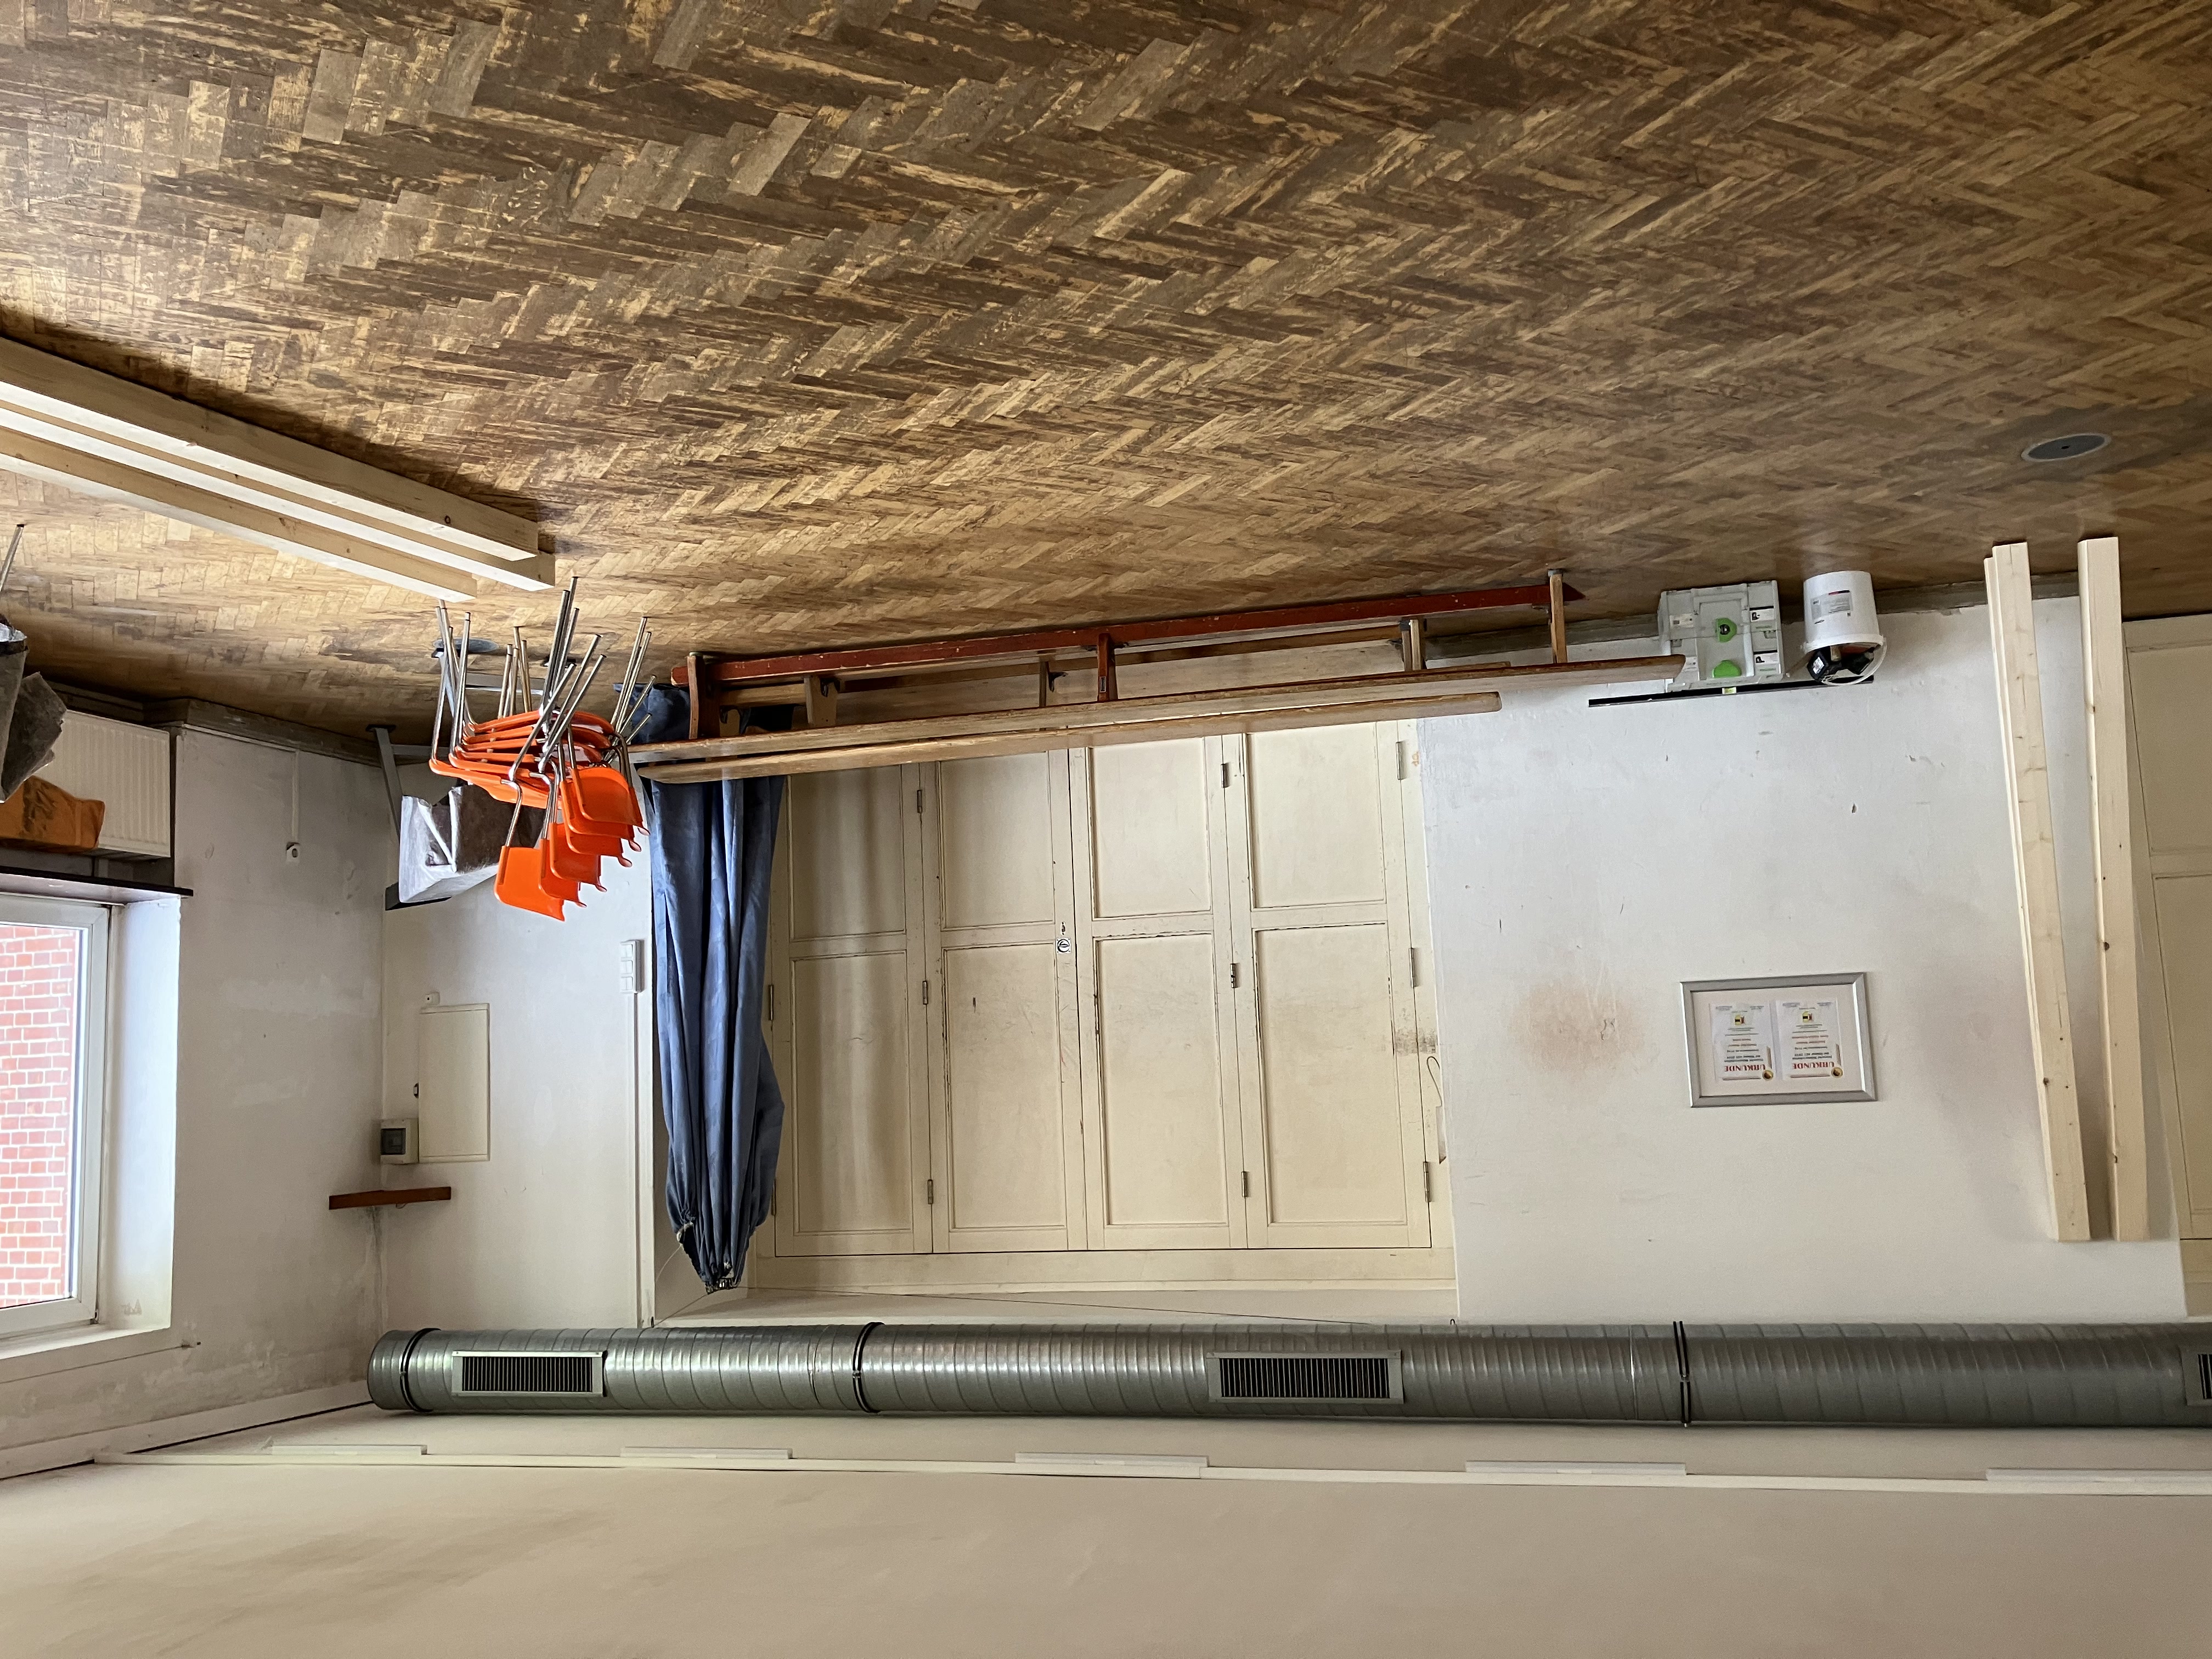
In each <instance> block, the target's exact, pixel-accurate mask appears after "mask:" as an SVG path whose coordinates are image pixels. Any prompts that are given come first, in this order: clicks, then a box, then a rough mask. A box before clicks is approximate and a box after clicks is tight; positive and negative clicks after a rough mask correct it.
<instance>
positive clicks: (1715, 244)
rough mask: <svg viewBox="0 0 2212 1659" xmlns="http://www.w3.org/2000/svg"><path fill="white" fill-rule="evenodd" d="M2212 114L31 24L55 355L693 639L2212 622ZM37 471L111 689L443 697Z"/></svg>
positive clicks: (1773, 75)
mask: <svg viewBox="0 0 2212 1659" xmlns="http://www.w3.org/2000/svg"><path fill="white" fill-rule="evenodd" d="M2209 89H2212V0H2085V3H2051V0H1799V3H1796V4H1781V3H1776V0H1560V3H1536V0H1403V3H1388V4H1386V3H1362V0H1342V3H1335V4H1310V5H1295V4H1281V5H1275V4H1265V3H1252V4H1243V5H1231V4H1192V5H1188V6H1170V5H1166V4H1161V3H1154V4H1143V3H1122V0H1098V3H1087V4H1086V3H1081V0H1052V3H1043V0H823V3H815V0H672V3H671V0H635V3H627V4H625V3H619V0H573V3H568V4H563V5H561V6H557V7H556V6H551V5H532V6H513V7H509V8H507V9H501V8H500V7H497V6H495V5H490V4H474V3H471V4H465V5H462V6H460V7H459V8H455V7H453V6H450V5H447V4H443V3H439V0H426V3H422V4H418V5H408V4H403V3H390V4H384V5H369V4H362V3H354V0H339V3H331V0H325V3H319V4H287V5H276V4H272V3H268V0H240V3H234V4H228V5H224V6H221V7H217V6H215V5H211V4H207V5H186V6H182V7H177V8H172V9H166V10H157V9H138V8H136V7H134V6H132V5H131V4H128V3H126V0H0V226H4V234H0V329H4V331H6V332H8V333H9V334H11V335H14V336H15V337H19V338H21V339H25V340H27V341H29V342H31V343H34V344H39V345H41V346H45V347H47V348H48V349H55V350H58V351H61V352H64V353H65V354H67V355H70V356H75V357H78V358H80V359H82V360H83V361H85V362H91V363H94V364H95V365H97V366H99V367H100V368H106V369H109V370H111V371H112V372H116V373H120V374H128V375H131V376H132V377H134V378H137V379H140V380H145V381H147V382H149V383H150V384H153V385H155V386H161V388H163V389H164V390H167V391H172V392H177V393H179V394H181V395H185V396H189V397H191V398H197V399H199V400H202V401H204V402H206V403H209V404H214V405H216V406H217V407H220V408H222V409H224V410H228V411H230V412H232V413H234V414H237V415H240V416H245V417H246V418H249V419H254V420H258V421H261V422H265V423H266V424H269V425H271V426H274V427H276V428H281V429H283V430H284V431H287V432H290V433H293V434H295V435H298V436H301V437H305V438H308V439H310V440H313V441H319V442H324V443H326V444H328V445H330V446H331V447H334V448H337V449H341V450H343V451H346V452H347V453H352V454H356V455H359V456H361V457H362V458H364V459H370V460H374V461H377V462H379V463H380V464H383V465H389V466H392V467H393V468H395V469H397V470H398V471H405V472H410V473H412V474H415V475H416V476H418V477H422V478H424V479H426V480H428V481H429V482H432V483H438V484H441V485H444V486H446V487H448V488H452V489H458V490H460V491H462V492H464V493H467V494H471V495H478V496H480V497H482V498H483V499H486V500H489V501H495V502H497V503H500V504H501V505H505V506H509V507H517V508H520V509H522V510H526V511H529V512H533V513H536V514H537V515H538V516H539V517H540V518H541V519H542V520H544V522H545V524H546V525H547V526H548V527H549V528H550V529H551V530H552V531H553V532H556V534H557V536H558V538H559V544H560V547H561V550H562V552H563V554H564V555H566V556H568V558H569V559H570V560H571V561H572V563H571V564H570V566H569V568H572V569H574V570H576V571H580V572H581V573H582V574H583V575H584V577H585V587H586V598H587V600H588V601H589V603H590V605H591V607H592V612H593V614H595V615H598V616H600V617H605V619H606V620H607V621H609V622H610V623H618V622H621V621H622V620H623V618H624V617H626V616H627V615H629V614H634V613H635V611H638V610H641V609H642V610H647V611H651V612H653V614H654V616H655V617H656V618H658V619H659V620H658V625H659V630H660V637H661V640H662V641H663V643H664V644H665V645H666V646H668V647H671V648H681V647H695V646H696V647H712V648H719V649H726V650H746V651H750V650H766V649H773V648H781V647H799V646H806V645H830V644H842V643H858V642H861V641H872V640H884V639H896V638H910V637H915V636H920V635H935V634H943V633H952V632H969V631H976V630H982V629H999V628H1012V627H1018V626H1024V625H1030V624H1040V623H1073V622H1079V621H1085V620H1091V619H1097V618H1112V617H1132V616H1140V615H1163V614H1170V613H1176V612H1182V611H1196V610H1201V609H1213V608H1218V607H1223V606H1230V605H1249V604H1258V603H1262V602H1292V601H1297V600H1305V599H1328V598H1332V597H1337V596H1343V595H1351V594H1359V593H1377V592H1395V591H1399V590H1403V589H1409V588H1416V587H1426V586H1471V585H1477V584H1481V583H1486V582H1490V581H1494V580H1515V579H1522V578H1525V577H1526V576H1528V574H1531V573H1533V572H1535V571H1540V570H1541V569H1542V568H1544V567H1546V566H1547V565H1551V564H1555V563H1563V564H1565V565H1567V566H1568V567H1570V568H1571V570H1572V572H1573V575H1574V580H1575V581H1576V582H1577V585H1578V586H1582V587H1583V588H1584V589H1585V590H1587V591H1588V592H1589V593H1590V595H1591V596H1592V598H1591V601H1590V604H1589V605H1588V606H1586V607H1584V610H1585V611H1586V612H1587V613H1589V614H1595V613H1599V612H1607V611H1609V612H1624V613H1625V612H1628V611H1638V610H1641V609H1643V608H1644V606H1645V605H1648V604H1649V603H1650V600H1651V599H1652V597H1653V596H1654V595H1655V594H1656V592H1657V591H1658V590H1659V589H1660V588H1662V587H1665V586H1677V585H1682V584H1688V583H1695V582H1700V581H1709V580H1735V579H1739V578H1744V577H1751V576H1760V575H1767V574H1773V575H1778V576H1782V577H1784V578H1785V579H1795V578H1796V577H1798V576H1800V575H1802V574H1804V573H1805V572H1806V571H1807V570H1808V569H1811V568H1826V567H1832V566H1834V565H1836V564H1838V563H1850V564H1860V563H1863V564H1866V565H1868V566H1870V567H1871V568H1873V569H1874V570H1875V573H1876V576H1877V580H1879V581H1881V582H1884V583H1888V584H1901V583H1917V582H1923V581H1933V580H1966V579H1970V578H1972V577H1973V576H1974V575H1975V574H1977V573H1978V564H1979V561H1980V559H1981V557H1982V556H1983V554H1984V551H1985V550H1986V548H1987V546H1988V544H1990V542H1991V541H1993V540H1997V539H2002V538H2012V537H2022V536H2024V537H2027V538H2030V539H2031V540H2032V541H2033V544H2034V545H2035V550H2036V555H2037V559H2038V562H2039V564H2043V565H2045V566H2046V567H2049V566H2058V565H2063V564H2064V563H2066V562H2069V561H2070V558H2071V550H2072V542H2073V539H2074V538H2075V536H2077V535H2078V534H2080V533H2082V532H2086V531H2099V532H2102V531H2116V532H2118V533H2119V534H2120V535H2121V536H2122V538H2124V539H2123V545H2124V550H2125V554H2126V558H2127V576H2128V595H2129V601H2130V609H2131V610H2134V611H2138V612H2143V611H2166V610H2175V609H2185V608H2197V607H2202V606H2205V605H2212V556H2209V555H2208V552H2207V550H2206V544H2205V537H2204V528H2203V526H2204V525H2205V523H2206V521H2207V519H2208V517H2212V343H2208V324H2209V323H2212V307H2208V301H2212V194H2208V191H2212V90H2209ZM2078 428H2096V429H2100V430H2105V431H2109V432H2111V433H2112V435H2113V436H2114V438H2115V439H2116V440H2117V441H2116V443H2115V445H2114V446H2113V447H2112V450H2110V451H2109V452H2107V453H2106V455H2104V456H2102V457H2100V458H2098V459H2095V460H2092V461H2088V462H2083V463H2075V464H2070V465H2063V466H2058V467H2049V468H2036V467H2031V466H2028V465H2025V464H2023V463H2021V461H2020V460H2019V459H2018V451H2019V450H2020V448H2021V446H2022V445H2023V444H2024V443H2025V442H2027V441H2029V440H2031V439H2033V438H2035V437H2039V436H2044V435H2051V434H2053V433H2057V432H2063V431H2069V430H2074V429H2078ZM0 491H3V492H4V493H6V494H8V495H9V498H10V499H13V500H18V501H25V502H27V505H29V506H30V507H32V508H33V509H34V530H33V535H32V537H31V538H30V539H29V542H28V544H27V550H26V553H25V556H24V560H23V562H22V565H21V568H20V572H19V579H18V581H17V583H16V584H15V589H14V591H13V592H11V593H10V595H9V597H8V600H7V604H8V605H9V608H10V609H12V610H13V611H14V612H15V616H16V619H17V621H18V622H19V623H23V624H25V625H27V626H28V627H30V628H31V629H32V630H33V633H34V635H36V637H37V638H38V640H39V642H40V653H41V656H42V658H44V659H46V661H48V662H49V663H50V664H51V665H53V666H54V667H55V668H56V669H57V671H64V672H68V673H70V674H73V675H76V676H78V677H81V678H90V679H94V680H98V681H101V682H105V683H107V684H121V685H125V686H139V687H144V688H147V689H154V690H161V691H164V692H178V691H189V692H191V693H194V694H197V695H202V696H213V697H220V698H222V699H224V700H226V701H229V702H236V703H240V704H242V705H244V706H246V707H249V708H260V709H264V710H265V711H267V712H270V713H276V714H289V715H291V716H293V717H295V718H299V719H306V720H315V721H319V722H321V723H325V724H331V725H336V726H347V727H357V726H358V725H359V723H360V722H361V721H362V720H368V719H371V718H374V717H378V716H383V715H390V714H404V713H410V712H414V711H416V710H419V709H420V708H422V706H424V704H425V702H426V700H427V687H428V671H427V665H426V663H425V659H423V657H422V649H423V647H424V643H425V641H426V637H427V635H426V630H425V627H424V623H423V607H422V605H420V603H419V602H417V601H416V600H415V599H411V598H410V597H409V596H407V595H404V594H401V593H397V592H390V591H388V590H385V589H380V588H377V587H374V586H369V585H367V584H364V583H362V582H359V581H356V580H351V579H349V578H344V577H340V576H336V575H332V574H328V573H325V572H322V571H319V570H317V569H315V568H313V567H310V566H307V565H304V564H301V563H297V562H289V561H281V560H278V559H276V558H274V557H272V556H264V555H261V554H259V553H258V552H257V551H256V550H252V549H250V548H246V547H242V546H240V545H238V544H231V543H226V542H223V541H221V540H219V539H217V538H212V537H208V536H205V535H202V534H199V533H197V532H195V533H193V534H191V535H189V536H187V535H185V534H183V533H181V532H178V531H176V530H173V529H172V528H170V527H168V526H161V525H153V526H147V525H144V524H143V523H140V522H138V521H137V520H135V519H134V517H133V515H131V514H129V513H122V512H118V510H116V509H112V508H107V507H100V506H98V505H97V504H94V503H89V502H83V501H76V500H70V499H59V500H57V499H54V498H52V496H50V495H47V494H46V493H45V492H42V491H38V490H34V489H31V488H30V487H28V486H24V485H21V484H20V483H15V481H12V480H9V481H4V482H0ZM544 612H545V607H544V605H540V604H532V605H522V606H518V605H514V604H513V603H512V602H510V601H509V600H508V599H507V597H506V596H504V595H502V596H500V597H498V598H496V599H492V600H489V601H488V602H487V603H486V604H485V605H483V606H481V607H480V608H479V625H480V626H482V625H484V624H486V623H495V624H501V625H503V624H504V623H505V622H506V621H507V620H508V619H509V618H510V617H519V618H520V619H524V620H529V619H531V618H533V617H542V616H543V615H544Z"/></svg>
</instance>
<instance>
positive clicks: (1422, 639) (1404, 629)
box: [1398, 617, 1429, 674]
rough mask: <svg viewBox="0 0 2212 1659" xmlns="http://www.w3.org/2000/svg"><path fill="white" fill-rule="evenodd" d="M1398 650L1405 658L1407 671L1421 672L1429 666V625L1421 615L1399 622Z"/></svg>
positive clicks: (1411, 672) (1412, 672)
mask: <svg viewBox="0 0 2212 1659" xmlns="http://www.w3.org/2000/svg"><path fill="white" fill-rule="evenodd" d="M1398 651H1399V654H1400V655H1401V657H1403V658H1404V659H1405V665H1406V671H1407V673H1408V674H1419V673H1425V672H1426V671H1427V669H1428V666H1429V625H1428V623H1426V622H1425V621H1424V620H1423V619H1422V618H1420V617H1407V618H1406V620H1405V621H1403V622H1401V623H1399V624H1398Z"/></svg>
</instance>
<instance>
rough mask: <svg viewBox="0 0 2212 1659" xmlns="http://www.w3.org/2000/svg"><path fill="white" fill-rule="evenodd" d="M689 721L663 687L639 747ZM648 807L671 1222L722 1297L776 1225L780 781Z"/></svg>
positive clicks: (685, 790)
mask: <svg viewBox="0 0 2212 1659" xmlns="http://www.w3.org/2000/svg"><path fill="white" fill-rule="evenodd" d="M689 720H690V697H689V696H688V694H686V693H684V692H683V691H679V690H674V689H673V688H671V687H668V686H656V687H655V688H654V689H653V691H652V692H651V693H650V694H649V695H648V698H647V714H646V721H645V726H644V729H643V731H642V732H641V734H640V739H639V740H640V741H641V742H645V743H663V742H667V741H669V740H671V739H673V738H682V737H684V735H685V734H686V730H687V726H688V724H689ZM643 804H644V807H645V815H646V827H647V831H648V833H649V834H650V836H651V838H652V840H651V848H650V857H651V860H652V866H653V1028H654V1031H655V1034H656V1036H658V1038H659V1051H660V1113H661V1117H662V1119H663V1121H665V1123H666V1124H667V1126H668V1219H669V1223H670V1225H671V1226H673V1227H674V1228H675V1229H676V1236H677V1237H678V1238H679V1239H681V1240H682V1241H683V1243H684V1253H685V1254H686V1255H689V1256H690V1258H691V1265H692V1266H693V1267H696V1268H697V1269H698V1271H699V1279H700V1282H701V1283H702V1284H703V1285H706V1286H707V1287H708V1289H709V1290H717V1291H719V1290H726V1289H728V1288H729V1287H730V1286H732V1285H735V1284H736V1283H737V1282H738V1274H739V1273H742V1272H743V1271H744V1265H745V1246H746V1245H747V1243H750V1240H751V1238H752V1236H753V1230H754V1229H755V1228H757V1227H758V1226H759V1225H761V1223H762V1221H763V1219H765V1218H766V1217H767V1215H768V1200H769V1193H770V1192H771V1191H772V1190H773V1189H774V1188H775V1155H776V1146H777V1143H778V1141H779V1140H780V1139H781V1137H782V1133H783V1092H782V1091H781V1090H780V1089H778V1088H777V1087H776V1082H775V1069H774V1068H773V1067H772V1066H770V1064H769V1054H768V1042H767V1040H766V1039H765V1038H764V1037H763V1036H762V1034H761V994H762V988H763V986H764V985H765V984H766V983H767V979H768V921H769V871H770V869H771V868H772V866H773V863H774V860H775V824H776V817H777V815H778V814H779V813H780V812H781V811H782V808H783V780H782V779H781V778H744V779H739V780H734V781H727V782H721V783H647V785H646V786H645V800H644V803H643Z"/></svg>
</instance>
